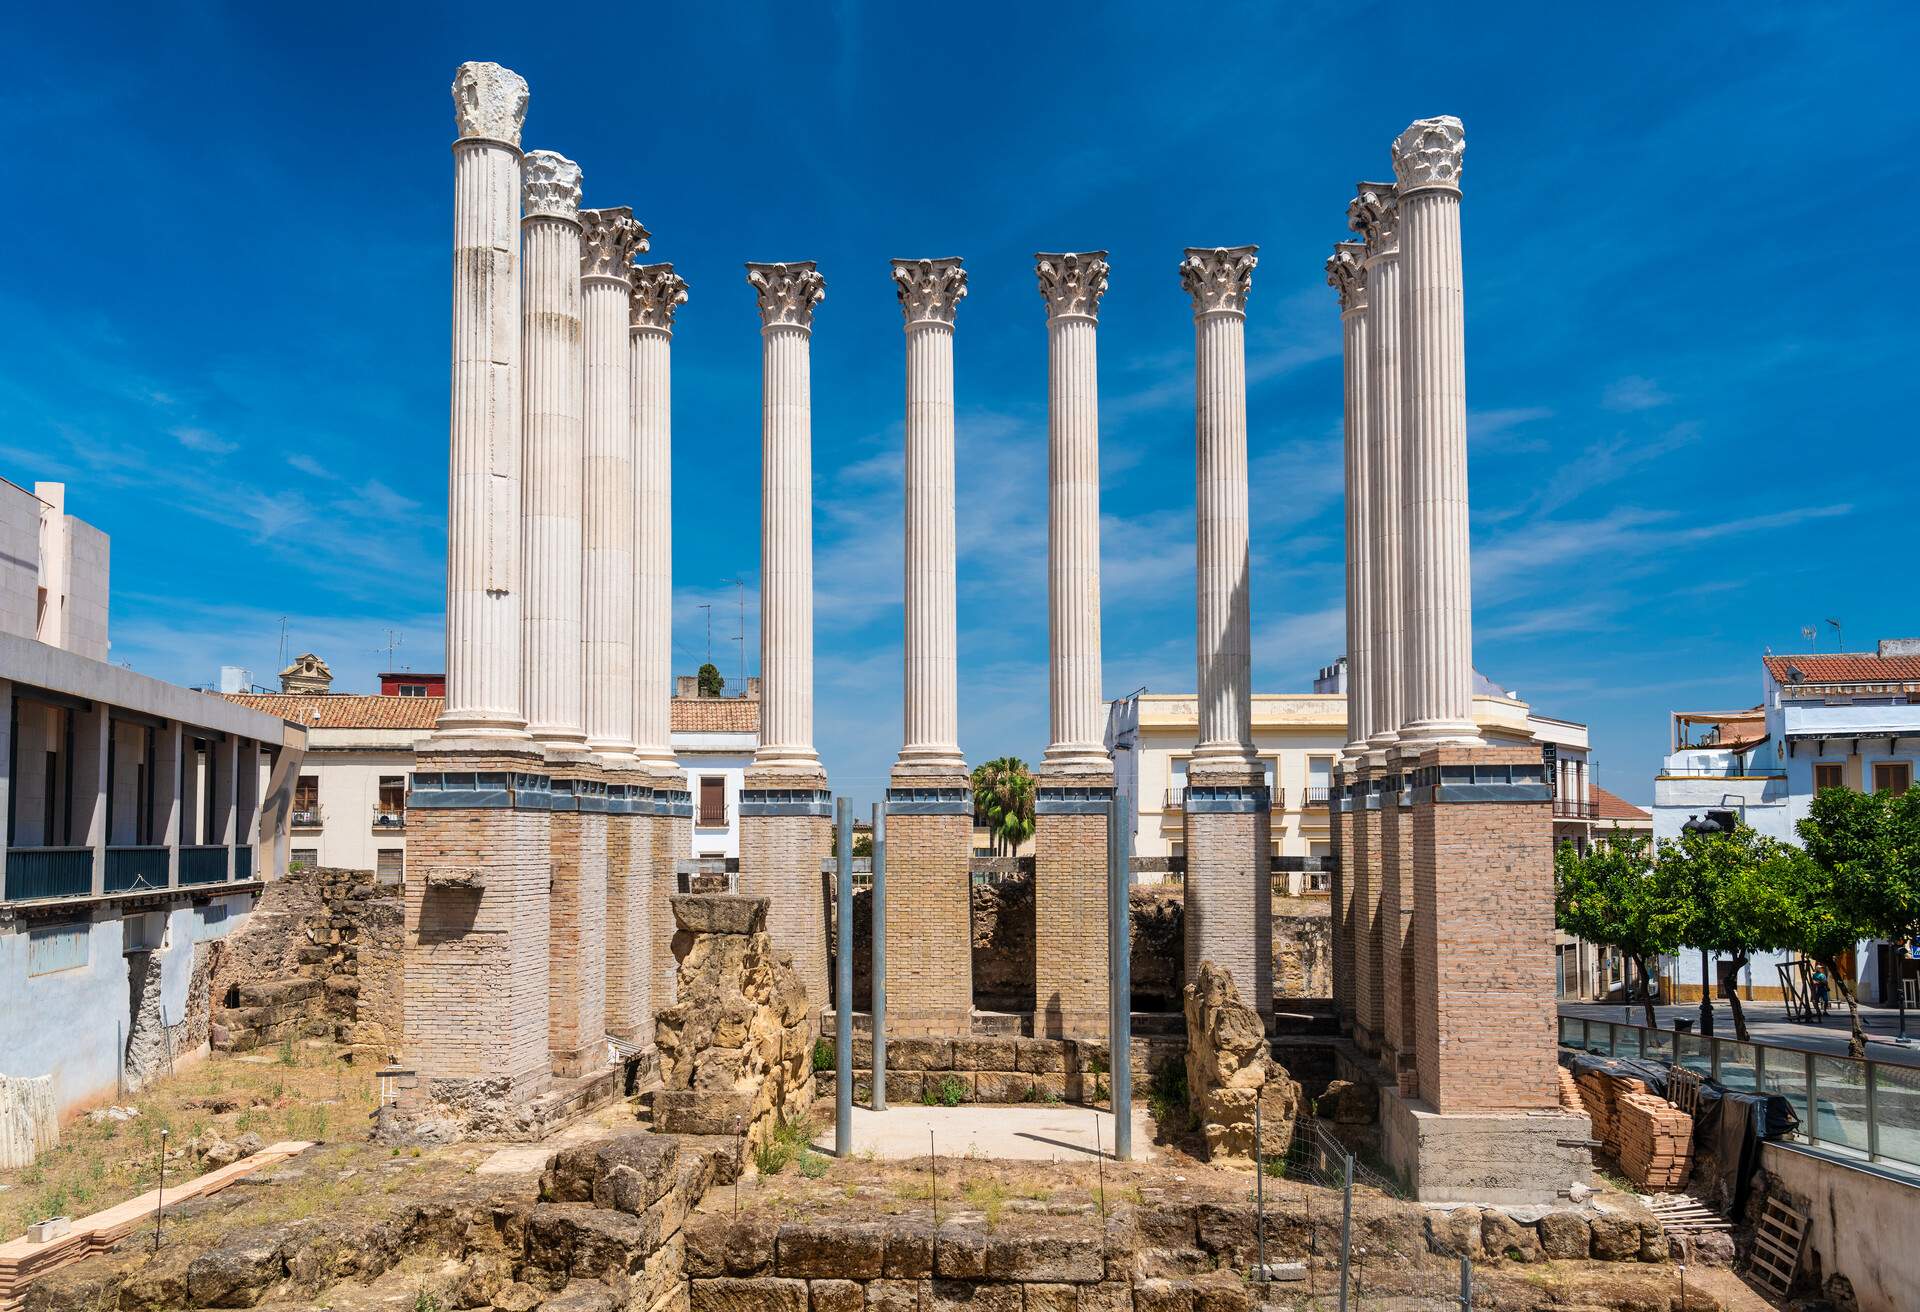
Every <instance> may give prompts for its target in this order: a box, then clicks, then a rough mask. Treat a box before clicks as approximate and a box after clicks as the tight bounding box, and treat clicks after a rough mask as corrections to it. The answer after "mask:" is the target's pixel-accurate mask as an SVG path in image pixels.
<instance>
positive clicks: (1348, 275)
mask: <svg viewBox="0 0 1920 1312" xmlns="http://www.w3.org/2000/svg"><path fill="white" fill-rule="evenodd" d="M1365 254H1366V248H1365V247H1364V246H1362V245H1361V244H1360V243H1358V242H1341V243H1339V244H1338V245H1336V246H1335V247H1334V248H1333V256H1332V258H1330V259H1329V260H1328V261H1327V266H1326V267H1327V284H1328V285H1329V286H1331V287H1332V288H1333V289H1334V290H1335V291H1337V292H1338V293H1339V294H1340V335H1341V362H1342V377H1343V381H1344V383H1345V400H1346V404H1345V408H1344V410H1343V412H1342V413H1343V416H1344V420H1345V422H1344V424H1343V426H1342V430H1343V431H1342V436H1343V443H1342V446H1343V450H1344V452H1345V464H1346V479H1345V481H1346V510H1347V745H1346V748H1345V753H1344V754H1345V755H1346V757H1347V758H1348V759H1350V760H1351V759H1353V758H1355V757H1358V756H1359V755H1361V754H1362V753H1363V752H1365V751H1366V746H1367V733H1368V727H1369V726H1370V725H1371V724H1372V722H1373V721H1372V714H1373V695H1372V694H1373V689H1372V683H1373V677H1374V674H1373V671H1374V662H1373V604H1374V603H1373V579H1372V576H1371V565H1372V555H1373V532H1372V525H1373V492H1372V488H1373V472H1372V468H1371V452H1370V450H1369V446H1368V435H1369V420H1368V414H1367V410H1368V404H1369V388H1368V378H1369V372H1368V371H1369V370H1370V369H1371V367H1372V352H1371V349H1370V338H1371V332H1372V326H1373V325H1372V319H1371V316H1370V313H1369V303H1370V299H1371V298H1370V296H1369V294H1368V286H1367V271H1366V266H1365V264H1364V263H1363V262H1362V261H1363V259H1364V258H1365Z"/></svg>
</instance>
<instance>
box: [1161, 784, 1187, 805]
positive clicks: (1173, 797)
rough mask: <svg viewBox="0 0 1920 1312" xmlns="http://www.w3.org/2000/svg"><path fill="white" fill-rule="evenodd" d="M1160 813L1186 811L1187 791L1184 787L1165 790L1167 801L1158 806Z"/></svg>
mask: <svg viewBox="0 0 1920 1312" xmlns="http://www.w3.org/2000/svg"><path fill="white" fill-rule="evenodd" d="M1160 809H1161V810H1162V811H1184V810H1186V809H1187V790H1186V788H1185V787H1184V786H1182V787H1179V788H1169V789H1167V799H1166V801H1164V802H1162V803H1161V805H1160Z"/></svg>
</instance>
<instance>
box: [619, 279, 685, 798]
mask: <svg viewBox="0 0 1920 1312" xmlns="http://www.w3.org/2000/svg"><path fill="white" fill-rule="evenodd" d="M631 276H632V279H633V296H632V300H631V302H630V306H629V309H630V318H629V331H630V337H629V346H630V351H631V354H630V361H631V366H632V389H633V390H632V400H633V446H634V486H633V490H634V612H633V618H634V627H633V666H634V715H633V742H634V752H635V754H636V755H637V756H638V757H639V758H640V761H641V763H642V764H643V765H653V766H657V767H661V768H663V769H671V768H673V765H674V756H673V743H672V734H673V724H672V711H673V407H672V400H673V373H672V369H673V317H674V314H675V312H676V311H677V310H678V309H679V307H680V306H681V305H682V304H684V303H685V302H686V299H687V284H686V280H685V279H683V278H681V277H680V276H679V275H678V274H676V273H674V271H673V266H672V265H671V264H647V265H640V266H637V267H635V268H634V270H633V272H632V275H631Z"/></svg>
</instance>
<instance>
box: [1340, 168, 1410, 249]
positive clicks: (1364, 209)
mask: <svg viewBox="0 0 1920 1312" xmlns="http://www.w3.org/2000/svg"><path fill="white" fill-rule="evenodd" d="M1354 193H1355V194H1354V197H1353V199H1352V200H1350V201H1348V202H1347V227H1349V228H1351V229H1352V230H1353V231H1354V232H1356V233H1358V234H1359V235H1360V240H1361V241H1363V242H1365V243H1366V253H1367V255H1369V256H1373V255H1397V254H1399V253H1400V197H1399V194H1398V193H1397V192H1395V190H1394V187H1393V184H1392V183H1391V182H1362V183H1358V184H1356V185H1355V187H1354Z"/></svg>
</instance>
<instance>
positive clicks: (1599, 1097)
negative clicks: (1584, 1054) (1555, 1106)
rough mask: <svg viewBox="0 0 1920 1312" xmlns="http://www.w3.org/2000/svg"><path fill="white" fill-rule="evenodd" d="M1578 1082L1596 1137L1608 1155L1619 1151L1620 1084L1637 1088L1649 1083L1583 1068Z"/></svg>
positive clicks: (1615, 1154) (1616, 1154)
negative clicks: (1617, 1108)
mask: <svg viewBox="0 0 1920 1312" xmlns="http://www.w3.org/2000/svg"><path fill="white" fill-rule="evenodd" d="M1575 1083H1576V1084H1577V1085H1578V1086H1579V1089H1580V1101H1581V1102H1582V1103H1584V1104H1585V1105H1586V1109H1587V1119H1589V1120H1591V1121H1592V1122H1593V1137H1594V1138H1596V1139H1598V1140H1599V1141H1600V1145H1601V1147H1602V1148H1603V1149H1604V1150H1605V1151H1606V1153H1607V1154H1608V1155H1609V1156H1612V1157H1617V1156H1619V1155H1620V1135H1619V1130H1618V1128H1617V1113H1616V1112H1615V1110H1614V1093H1615V1090H1616V1089H1618V1088H1620V1086H1622V1085H1623V1084H1624V1085H1627V1086H1630V1087H1631V1088H1634V1089H1645V1088H1646V1087H1647V1086H1646V1085H1645V1084H1643V1083H1641V1082H1640V1081H1639V1080H1622V1079H1618V1078H1616V1077H1614V1076H1611V1075H1608V1074H1606V1073H1605V1072H1604V1071H1583V1072H1582V1073H1581V1074H1580V1076H1579V1077H1578V1078H1577V1079H1576V1081H1575Z"/></svg>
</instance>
